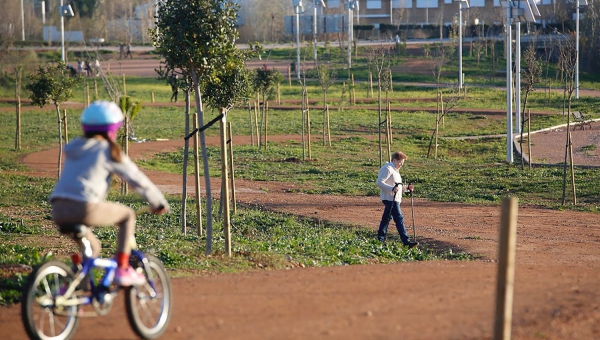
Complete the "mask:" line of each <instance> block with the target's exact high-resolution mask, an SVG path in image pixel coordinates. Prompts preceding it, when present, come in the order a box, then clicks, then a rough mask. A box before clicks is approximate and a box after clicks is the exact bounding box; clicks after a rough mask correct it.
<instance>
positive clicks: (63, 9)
mask: <svg viewBox="0 0 600 340" xmlns="http://www.w3.org/2000/svg"><path fill="white" fill-rule="evenodd" d="M58 10H59V11H60V59H61V60H62V62H63V63H64V62H66V61H65V17H72V16H74V15H75V14H74V13H73V8H71V5H66V6H65V5H63V0H60V6H59V7H58Z"/></svg>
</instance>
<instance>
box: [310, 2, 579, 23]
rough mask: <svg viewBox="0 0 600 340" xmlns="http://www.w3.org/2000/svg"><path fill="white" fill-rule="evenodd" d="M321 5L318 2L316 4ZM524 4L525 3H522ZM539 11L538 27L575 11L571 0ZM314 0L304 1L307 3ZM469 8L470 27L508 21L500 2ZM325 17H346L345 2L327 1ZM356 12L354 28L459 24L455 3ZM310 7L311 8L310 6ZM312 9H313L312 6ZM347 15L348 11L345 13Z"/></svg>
mask: <svg viewBox="0 0 600 340" xmlns="http://www.w3.org/2000/svg"><path fill="white" fill-rule="evenodd" d="M316 1H319V0H316ZM522 1H525V0H522ZM534 1H535V2H536V4H537V7H538V9H539V11H540V14H541V15H540V17H539V18H537V19H538V21H537V23H538V24H541V25H545V24H547V23H558V22H562V21H565V20H571V19H573V13H574V11H575V9H574V7H572V5H571V4H569V2H568V0H534ZM307 2H308V3H311V2H312V0H305V3H307ZM468 2H469V8H468V9H464V10H463V21H464V23H465V24H467V25H475V24H486V25H494V24H496V25H497V24H501V23H503V21H504V18H505V17H506V11H505V10H503V9H502V5H501V3H500V0H468ZM325 3H326V6H327V7H326V8H324V9H323V13H324V14H334V13H344V12H345V11H346V10H345V9H344V3H345V0H327V1H325ZM357 3H358V9H357V10H354V11H353V16H354V24H355V25H357V24H358V25H367V24H373V25H377V24H380V23H385V24H395V25H398V24H411V25H436V26H437V25H440V24H443V25H450V24H451V23H452V22H453V21H456V20H457V19H456V18H457V16H458V10H459V3H458V2H457V1H453V0H358V1H357ZM307 5H308V6H311V5H312V4H307ZM311 7H312V6H311ZM346 12H347V11H346Z"/></svg>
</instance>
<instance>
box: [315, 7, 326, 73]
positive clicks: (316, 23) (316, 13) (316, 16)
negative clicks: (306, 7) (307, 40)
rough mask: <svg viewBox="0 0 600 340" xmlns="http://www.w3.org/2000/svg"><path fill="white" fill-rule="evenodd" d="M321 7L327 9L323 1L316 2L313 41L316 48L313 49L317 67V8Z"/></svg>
mask: <svg viewBox="0 0 600 340" xmlns="http://www.w3.org/2000/svg"><path fill="white" fill-rule="evenodd" d="M319 5H321V6H322V7H326V6H325V3H324V2H323V0H315V2H314V8H313V40H314V48H313V52H314V55H313V58H314V59H315V66H316V65H317V27H318V26H317V7H318V6H319Z"/></svg>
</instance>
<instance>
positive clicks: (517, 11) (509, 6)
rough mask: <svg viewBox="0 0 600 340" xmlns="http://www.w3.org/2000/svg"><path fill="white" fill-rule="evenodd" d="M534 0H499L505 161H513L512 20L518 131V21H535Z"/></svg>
mask: <svg viewBox="0 0 600 340" xmlns="http://www.w3.org/2000/svg"><path fill="white" fill-rule="evenodd" d="M533 1H534V0H526V1H525V0H522V1H518V0H517V1H512V0H501V1H500V3H501V4H502V7H503V8H504V9H506V161H507V162H508V163H512V162H513V148H512V141H513V127H512V90H513V89H512V87H513V82H512V69H513V65H512V22H513V20H514V21H515V23H517V25H516V29H517V31H516V32H515V34H516V37H517V38H516V46H515V50H516V51H515V53H516V54H517V57H516V61H515V78H516V80H517V81H516V89H515V91H516V92H517V96H516V98H515V99H516V102H517V103H516V108H517V109H516V113H515V115H516V119H515V121H516V125H517V129H518V131H520V126H519V122H520V120H521V119H520V114H519V109H520V107H521V103H520V101H521V99H520V92H521V77H520V72H521V65H520V62H521V58H520V57H521V56H520V54H521V46H520V45H521V41H520V40H521V39H520V34H521V32H520V28H521V25H520V22H521V21H528V22H534V21H535V16H536V15H538V16H539V15H540V12H539V10H538V9H537V6H536V5H535V2H533Z"/></svg>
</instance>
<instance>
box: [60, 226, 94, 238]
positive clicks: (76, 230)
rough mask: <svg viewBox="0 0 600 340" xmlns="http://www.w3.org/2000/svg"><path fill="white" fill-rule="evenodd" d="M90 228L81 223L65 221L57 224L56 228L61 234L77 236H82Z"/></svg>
mask: <svg viewBox="0 0 600 340" xmlns="http://www.w3.org/2000/svg"><path fill="white" fill-rule="evenodd" d="M89 229H90V228H89V227H88V226H86V225H84V224H81V223H66V224H61V225H59V226H58V230H59V231H60V232H61V233H63V234H73V235H74V236H75V237H77V238H83V237H84V236H85V235H87V233H88V230H89Z"/></svg>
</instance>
